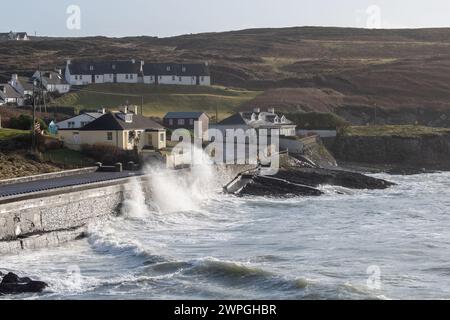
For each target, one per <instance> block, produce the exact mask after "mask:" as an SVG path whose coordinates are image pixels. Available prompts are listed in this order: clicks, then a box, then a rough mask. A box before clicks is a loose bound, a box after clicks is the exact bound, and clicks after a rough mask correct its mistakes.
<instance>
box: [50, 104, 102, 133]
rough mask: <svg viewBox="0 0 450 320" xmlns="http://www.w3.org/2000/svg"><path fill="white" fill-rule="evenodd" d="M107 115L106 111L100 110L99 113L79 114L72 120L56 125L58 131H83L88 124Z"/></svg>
mask: <svg viewBox="0 0 450 320" xmlns="http://www.w3.org/2000/svg"><path fill="white" fill-rule="evenodd" d="M104 114H105V109H101V110H98V111H97V112H85V113H82V114H79V115H77V116H75V117H72V118H70V119H66V120H63V121H60V122H57V123H56V128H57V129H58V130H65V129H81V128H83V127H84V126H85V125H87V124H88V123H91V122H92V121H94V120H96V119H98V118H100V117H101V116H103V115H104Z"/></svg>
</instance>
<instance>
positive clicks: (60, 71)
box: [55, 68, 62, 76]
mask: <svg viewBox="0 0 450 320" xmlns="http://www.w3.org/2000/svg"><path fill="white" fill-rule="evenodd" d="M55 71H56V72H57V73H58V74H59V75H60V76H61V75H62V69H60V68H55Z"/></svg>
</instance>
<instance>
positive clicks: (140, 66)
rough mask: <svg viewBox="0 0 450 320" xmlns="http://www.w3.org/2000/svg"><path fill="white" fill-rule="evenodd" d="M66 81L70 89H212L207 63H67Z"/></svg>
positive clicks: (133, 61)
mask: <svg viewBox="0 0 450 320" xmlns="http://www.w3.org/2000/svg"><path fill="white" fill-rule="evenodd" d="M65 79H66V81H67V83H69V84H70V85H78V86H82V85H88V84H94V83H145V84H171V85H202V86H209V85H211V75H210V72H209V66H208V63H203V64H202V63H186V64H179V63H149V64H146V63H145V62H144V61H136V60H134V59H133V60H128V61H108V62H80V61H78V62H76V61H71V60H68V61H67V64H66V70H65Z"/></svg>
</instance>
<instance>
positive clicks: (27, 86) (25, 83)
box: [18, 77, 33, 91]
mask: <svg viewBox="0 0 450 320" xmlns="http://www.w3.org/2000/svg"><path fill="white" fill-rule="evenodd" d="M18 80H19V83H20V84H21V85H22V87H23V88H24V90H27V91H32V90H33V80H32V79H31V78H27V77H19V78H18Z"/></svg>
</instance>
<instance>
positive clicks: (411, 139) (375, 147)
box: [331, 126, 450, 170]
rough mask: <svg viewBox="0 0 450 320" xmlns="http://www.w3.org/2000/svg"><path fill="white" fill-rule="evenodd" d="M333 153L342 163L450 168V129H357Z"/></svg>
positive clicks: (339, 141)
mask: <svg viewBox="0 0 450 320" xmlns="http://www.w3.org/2000/svg"><path fill="white" fill-rule="evenodd" d="M331 150H332V152H333V154H334V156H335V158H336V159H337V160H338V162H339V161H345V162H357V163H366V164H375V165H390V166H392V167H397V168H399V167H401V168H425V169H436V170H449V169H450V130H448V129H435V128H428V127H420V126H377V127H353V128H350V129H347V130H342V131H341V132H340V133H339V134H338V136H337V137H336V140H335V141H334V143H332V144H331Z"/></svg>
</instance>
